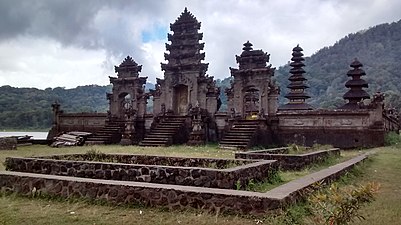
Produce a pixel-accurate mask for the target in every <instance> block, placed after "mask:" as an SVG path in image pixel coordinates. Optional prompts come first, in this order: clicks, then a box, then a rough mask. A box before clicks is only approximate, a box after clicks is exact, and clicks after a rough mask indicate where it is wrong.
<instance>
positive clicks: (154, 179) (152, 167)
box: [6, 154, 278, 189]
mask: <svg viewBox="0 0 401 225" xmlns="http://www.w3.org/2000/svg"><path fill="white" fill-rule="evenodd" d="M90 157H91V156H89V155H87V154H74V155H56V156H49V157H40V158H17V157H14V158H13V157H10V158H7V159H6V168H7V170H12V171H18V172H28V173H38V174H51V175H61V176H72V177H85V178H92V179H105V180H122V181H139V182H149V183H159V184H176V185H184V186H198V187H200V186H201V187H211V188H223V189H235V188H236V186H241V187H246V185H247V184H248V182H249V181H250V180H252V181H256V182H257V181H262V180H265V179H268V178H269V177H271V176H272V175H273V174H274V173H276V172H277V169H278V163H277V161H275V160H244V159H234V160H233V159H211V158H184V157H164V156H145V155H123V154H100V155H99V156H98V157H100V158H101V160H100V162H96V161H85V160H93V158H90ZM92 157H93V156H92ZM74 159H75V160H74ZM120 162H122V163H120ZM208 167H211V168H208ZM226 167H229V168H226ZM239 184H240V185H239Z"/></svg>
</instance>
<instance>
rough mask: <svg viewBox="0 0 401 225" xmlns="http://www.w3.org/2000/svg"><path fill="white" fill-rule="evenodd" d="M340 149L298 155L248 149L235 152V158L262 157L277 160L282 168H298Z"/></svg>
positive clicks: (318, 160) (336, 153) (335, 153)
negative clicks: (247, 150)
mask: <svg viewBox="0 0 401 225" xmlns="http://www.w3.org/2000/svg"><path fill="white" fill-rule="evenodd" d="M339 155H340V149H338V148H333V149H329V150H320V151H316V152H310V153H305V154H300V155H291V154H272V153H271V151H270V150H260V151H249V152H238V153H235V158H237V159H264V160H277V161H278V162H279V164H280V168H281V169H284V170H300V169H302V168H304V167H305V166H308V165H310V164H313V163H319V162H322V161H324V160H325V159H327V158H328V157H330V156H339Z"/></svg>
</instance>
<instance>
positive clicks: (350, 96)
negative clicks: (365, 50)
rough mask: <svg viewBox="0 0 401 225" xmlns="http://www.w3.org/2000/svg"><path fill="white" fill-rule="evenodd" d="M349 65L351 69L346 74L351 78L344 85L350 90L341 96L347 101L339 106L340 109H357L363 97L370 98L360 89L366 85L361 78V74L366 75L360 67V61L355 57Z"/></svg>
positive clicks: (361, 103)
mask: <svg viewBox="0 0 401 225" xmlns="http://www.w3.org/2000/svg"><path fill="white" fill-rule="evenodd" d="M350 66H351V67H352V69H351V70H349V71H348V73H347V76H349V77H352V79H351V80H349V81H347V83H345V87H347V88H350V90H348V91H347V92H346V93H345V94H344V96H343V98H344V99H345V100H348V102H347V103H346V104H345V105H343V106H342V107H340V108H341V109H358V108H360V107H361V106H362V105H363V102H362V101H363V100H364V99H369V98H370V96H369V94H368V93H367V92H366V91H365V90H363V89H362V88H367V87H368V83H367V82H366V81H365V80H363V79H361V76H365V75H366V73H365V71H364V70H363V69H361V68H360V67H362V66H363V65H362V63H361V62H359V61H358V60H357V59H355V60H354V61H353V62H352V63H351V65H350Z"/></svg>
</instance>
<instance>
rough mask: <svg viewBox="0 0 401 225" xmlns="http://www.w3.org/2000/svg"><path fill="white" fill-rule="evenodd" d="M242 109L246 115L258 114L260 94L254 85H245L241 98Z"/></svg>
mask: <svg viewBox="0 0 401 225" xmlns="http://www.w3.org/2000/svg"><path fill="white" fill-rule="evenodd" d="M243 101H244V102H243V104H244V109H243V112H244V114H245V116H246V117H248V116H252V115H258V114H259V110H260V94H259V90H258V89H257V88H255V87H253V86H252V87H247V88H246V89H245V91H244V99H243Z"/></svg>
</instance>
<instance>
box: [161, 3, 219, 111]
mask: <svg viewBox="0 0 401 225" xmlns="http://www.w3.org/2000/svg"><path fill="white" fill-rule="evenodd" d="M200 26H201V23H200V22H198V20H197V19H196V18H195V16H194V15H192V13H190V12H189V11H188V10H187V8H185V10H184V12H182V13H181V15H180V16H179V17H178V19H177V20H176V21H175V22H174V23H173V24H170V30H171V31H172V32H173V33H172V34H168V40H169V41H170V42H171V43H170V44H168V43H166V50H167V51H169V53H165V54H164V58H165V60H167V61H168V62H167V63H162V64H161V68H162V70H163V71H164V79H158V80H157V84H156V90H154V91H153V101H154V104H153V107H154V108H153V111H154V114H155V115H158V114H160V113H161V112H162V111H164V110H165V111H166V112H168V113H171V114H174V115H187V114H188V111H189V109H191V108H192V106H195V105H198V106H199V107H200V108H202V109H206V110H207V111H209V112H210V113H215V112H216V111H217V110H218V109H217V107H218V106H217V105H218V104H217V102H218V100H219V89H218V88H217V87H216V85H215V82H214V80H213V77H209V76H208V75H206V71H207V69H208V63H202V60H204V58H205V53H204V52H201V51H202V50H203V48H204V45H205V43H200V41H201V40H202V38H203V34H202V33H199V29H200Z"/></svg>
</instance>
